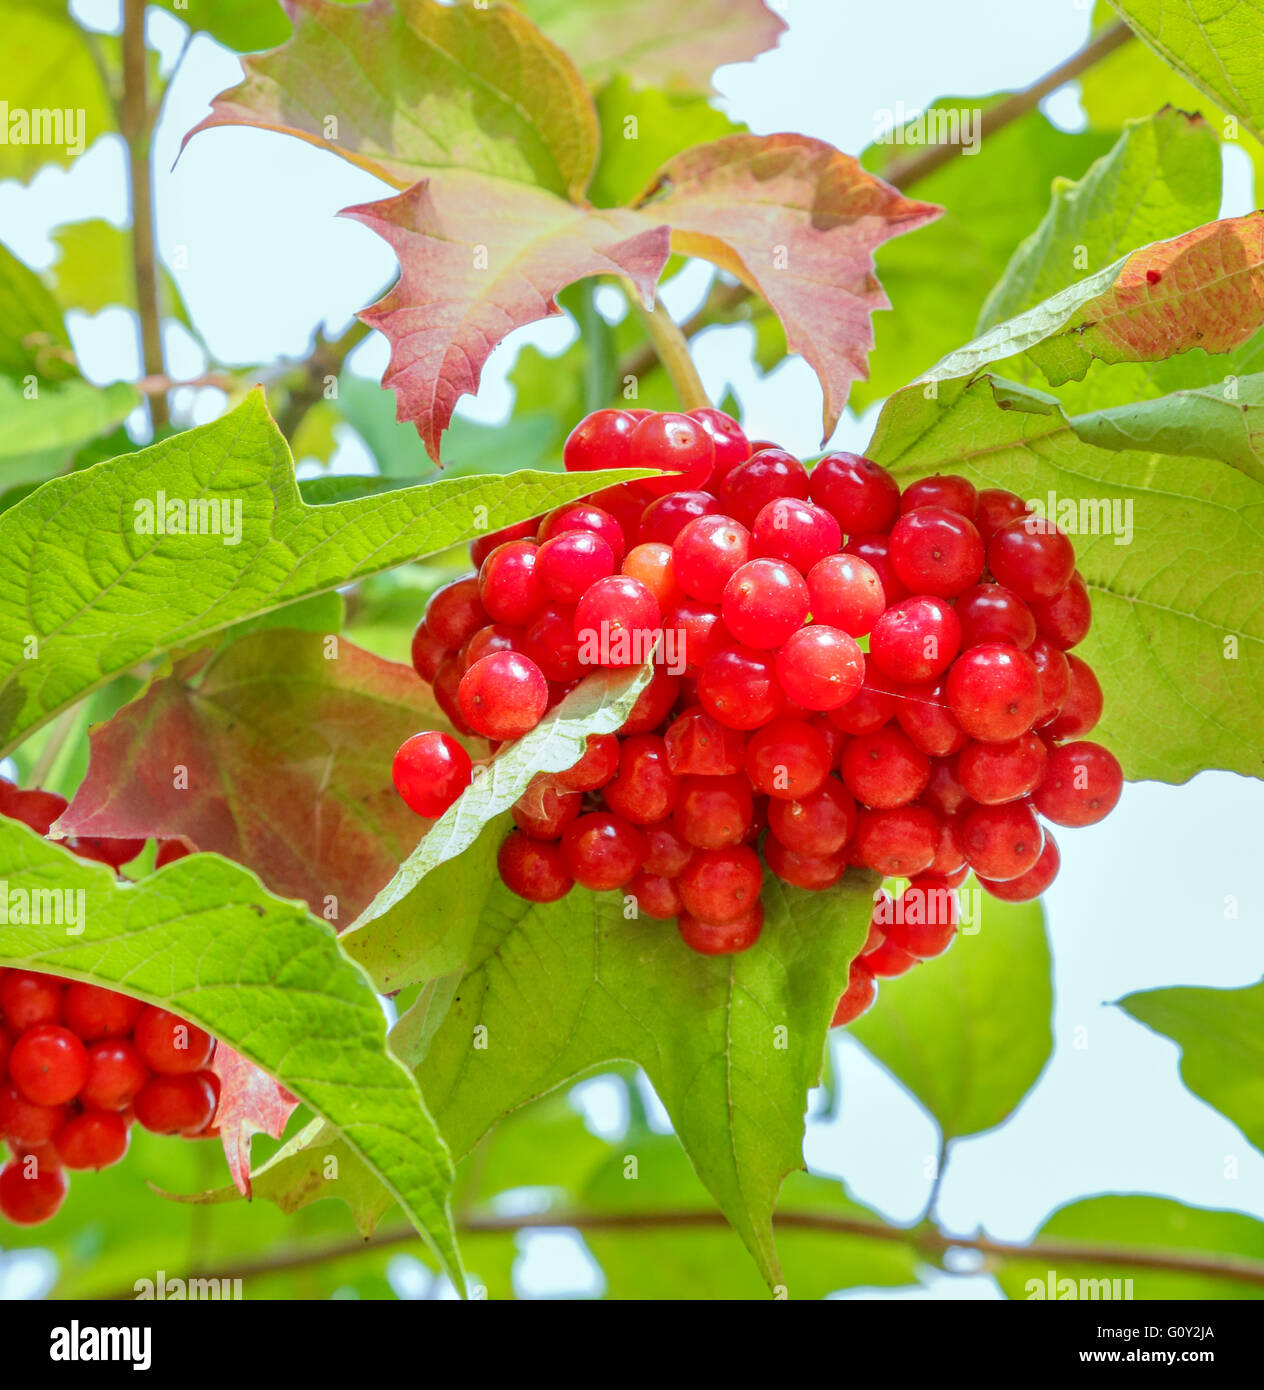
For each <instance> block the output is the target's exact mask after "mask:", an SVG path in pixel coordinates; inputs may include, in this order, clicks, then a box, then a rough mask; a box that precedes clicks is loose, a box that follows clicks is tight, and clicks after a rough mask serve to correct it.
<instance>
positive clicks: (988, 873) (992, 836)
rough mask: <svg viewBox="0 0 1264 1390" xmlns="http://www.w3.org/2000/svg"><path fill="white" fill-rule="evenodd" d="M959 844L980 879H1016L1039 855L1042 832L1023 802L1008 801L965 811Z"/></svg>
mask: <svg viewBox="0 0 1264 1390" xmlns="http://www.w3.org/2000/svg"><path fill="white" fill-rule="evenodd" d="M961 844H962V847H963V848H964V850H965V852H966V858H967V859H968V860H969V861H970V867H971V868H972V869H973V870H974V871H975V873H976V874H978V875H979V877H980V878H995V879H1009V878H1017V877H1018V875H1019V874H1025V873H1026V872H1027V870H1028V869H1030V868H1031V867H1032V865H1033V864H1034V863H1035V862H1036V860H1037V859H1039V858H1040V851H1041V848H1042V847H1043V844H1044V833H1043V831H1042V830H1041V829H1040V822H1039V821H1038V820H1037V819H1036V817H1035V816H1034V815H1033V814H1032V812H1031V808H1030V807H1029V806H1028V805H1027V803H1026V802H1025V801H1010V802H1007V803H1006V804H1005V805H1003V806H976V807H975V808H974V809H973V810H972V811H968V812H966V815H965V819H964V820H963V821H962V825H961Z"/></svg>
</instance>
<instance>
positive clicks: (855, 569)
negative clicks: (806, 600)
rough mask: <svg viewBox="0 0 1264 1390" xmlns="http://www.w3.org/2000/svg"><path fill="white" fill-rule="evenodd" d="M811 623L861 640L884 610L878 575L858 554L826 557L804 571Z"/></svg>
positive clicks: (883, 597) (884, 596)
mask: <svg viewBox="0 0 1264 1390" xmlns="http://www.w3.org/2000/svg"><path fill="white" fill-rule="evenodd" d="M807 578H808V593H809V595H810V597H811V603H812V621H813V622H814V623H824V624H826V625H827V626H829V627H837V628H842V630H843V631H844V632H845V633H847V634H848V636H850V637H864V636H865V635H866V634H867V633H869V632H871V631H872V630H873V625H874V623H876V622H877V621H878V619H879V618H880V617H881V616H882V614H883V611H884V610H885V609H886V606H887V603H886V595H885V594H884V592H883V589H882V580H881V579H879V578H878V572H877V570H875V569H874V567H873V566H872V565H871V564H869V562H868V561H867V560H862V559H861V558H860V556H859V555H828V556H826V558H825V559H823V560H818V561H817V563H816V564H815V565H813V566H812V568H811V570H810V571H809V572H808V577H807Z"/></svg>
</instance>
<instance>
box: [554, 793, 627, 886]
mask: <svg viewBox="0 0 1264 1390" xmlns="http://www.w3.org/2000/svg"><path fill="white" fill-rule="evenodd" d="M562 859H563V861H564V862H565V864H566V868H567V870H568V871H569V872H570V874H571V876H572V877H573V878H574V879H575V881H576V882H577V883H582V884H583V886H584V887H585V888H591V889H592V890H593V892H596V893H600V892H604V891H606V890H607V889H610V888H622V887H623V885H624V884H625V883H627V881H628V880H629V879H630V878H631V877H632V876H633V874H635V873H636V872H637V870H638V869H640V867H641V865H642V863H643V862H644V860H645V836H644V835H642V834H641V832H640V830H639V829H638V828H637V827H636V826H634V825H633V824H632V823H631V822H630V821H626V820H624V818H623V817H622V816H615V815H610V814H608V813H606V812H603V811H592V812H589V813H588V814H587V815H583V816H580V817H579V819H578V820H574V821H572V822H571V823H570V825H568V826H567V827H566V829H565V830H564V831H563V832H562Z"/></svg>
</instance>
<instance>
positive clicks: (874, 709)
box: [826, 656, 896, 734]
mask: <svg viewBox="0 0 1264 1390" xmlns="http://www.w3.org/2000/svg"><path fill="white" fill-rule="evenodd" d="M863 669H864V680H863V681H862V683H861V686H860V689H859V690H857V691H856V693H855V695H853V696H852V698H851V699H850V700H848V702H847V703H846V704H845V705H841V706H840V707H839V708H838V709H832V710H830V711H829V712H828V714H827V715H826V718H828V720H829V722H830V723H831V724H833V725H834V727H835V728H836V729H838V730H839V732H840V733H844V734H869V733H872V732H873V731H874V730H875V729H880V728H881V727H882V726H883V725H884V724H885V723H886V722H887V720H888V719H890V718H891V717H892V715H894V714H895V710H896V696H895V694H894V693H893V692H892V691H891V690H889V689H888V688H887V683H886V681H885V679H884V678H883V677H882V676H880V675H879V674H878V673H877V671H875V670H874V667H873V662H872V661H870V659H869V658H868V657H867V656H866V657H865V658H864V667H863Z"/></svg>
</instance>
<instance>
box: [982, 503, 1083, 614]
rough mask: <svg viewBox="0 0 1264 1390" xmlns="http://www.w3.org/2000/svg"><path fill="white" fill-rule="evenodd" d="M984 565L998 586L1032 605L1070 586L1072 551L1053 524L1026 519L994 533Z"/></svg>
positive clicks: (1073, 558) (1037, 519) (1014, 522)
mask: <svg viewBox="0 0 1264 1390" xmlns="http://www.w3.org/2000/svg"><path fill="white" fill-rule="evenodd" d="M987 562H988V569H990V570H991V571H992V575H993V577H994V578H995V579H996V580H997V581H998V582H999V583H1001V584H1005V585H1007V586H1008V587H1009V588H1011V589H1013V591H1014V592H1015V593H1016V594H1017V595H1018V596H1019V598H1021V599H1025V600H1026V601H1027V602H1028V603H1033V602H1035V601H1036V600H1037V599H1049V598H1052V597H1053V596H1054V595H1055V594H1056V593H1058V591H1059V590H1061V589H1064V588H1065V587H1066V586H1067V585H1068V584H1069V583H1070V582H1071V576H1072V574H1074V572H1075V548H1074V547H1073V546H1072V544H1071V542H1070V541H1069V540H1068V539H1067V537H1066V536H1065V535H1064V534H1063V533H1062V532H1061V531H1059V530H1058V528H1057V527H1056V526H1055V525H1054V524H1053V522H1051V521H1049V520H1047V519H1046V518H1045V517H1040V516H1027V517H1023V518H1022V519H1021V520H1018V521H1011V522H1008V523H1007V524H1006V525H1004V526H1002V527H1001V529H1000V530H999V531H997V533H996V534H995V535H994V536H993V537H992V539H991V540H990V541H989V542H988V549H987ZM1037 625H1039V618H1037Z"/></svg>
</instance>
